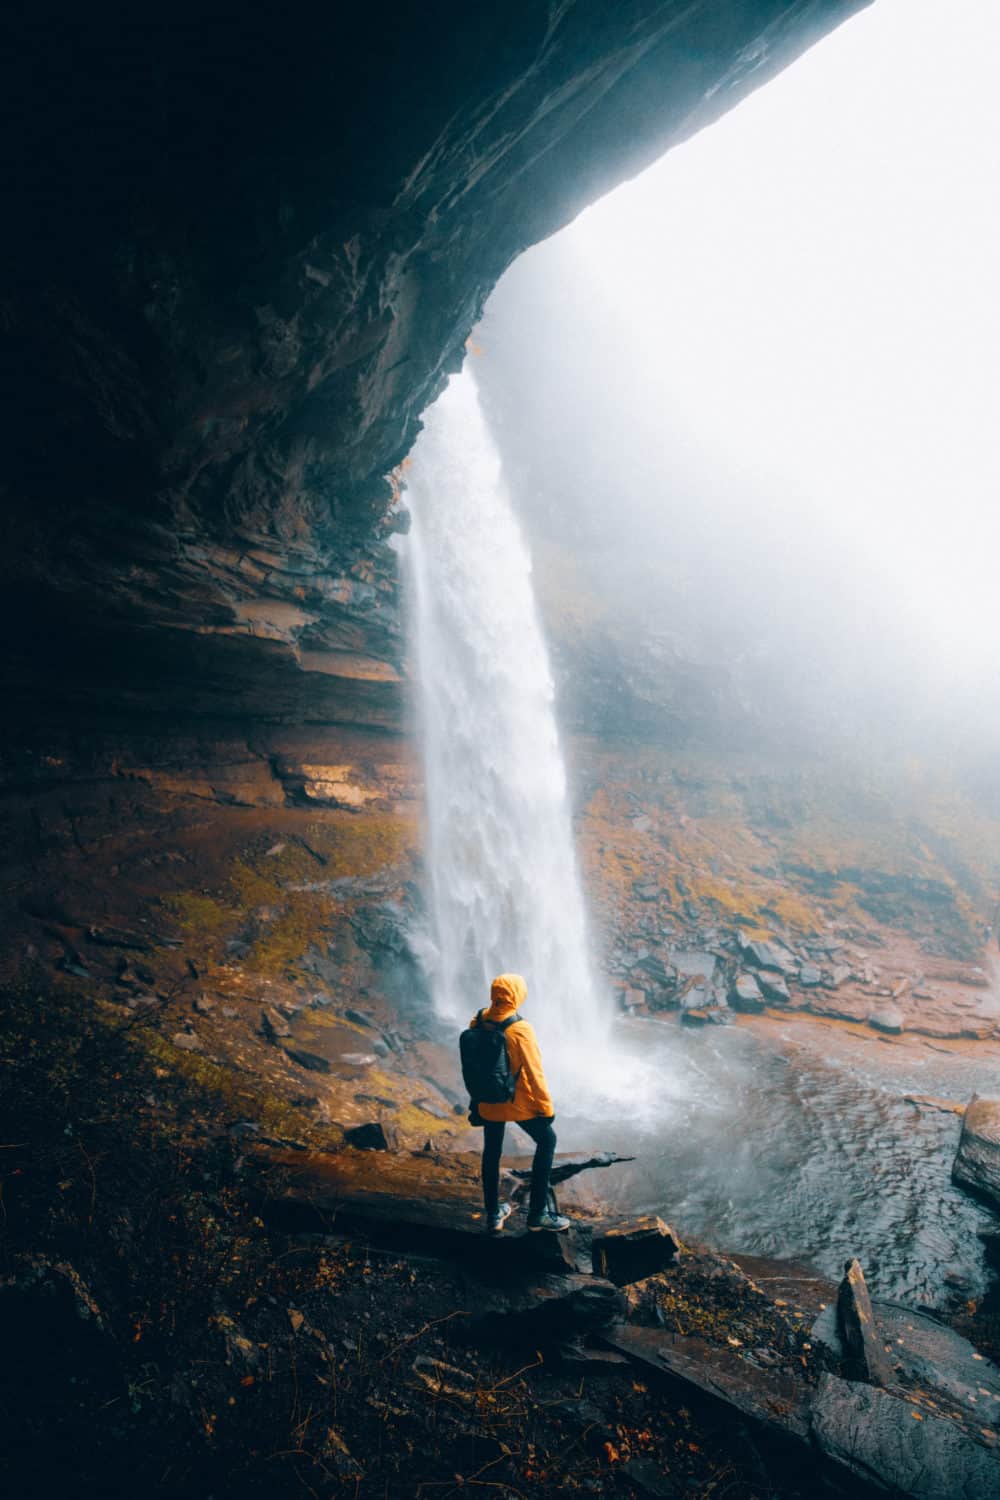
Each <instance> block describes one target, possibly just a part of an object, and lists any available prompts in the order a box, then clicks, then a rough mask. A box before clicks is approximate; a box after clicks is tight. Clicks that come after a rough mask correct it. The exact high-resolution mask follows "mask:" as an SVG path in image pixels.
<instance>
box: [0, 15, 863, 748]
mask: <svg viewBox="0 0 1000 1500" xmlns="http://www.w3.org/2000/svg"><path fill="white" fill-rule="evenodd" d="M861 3H863V0H742V3H739V0H712V3H708V0H700V3H697V0H696V3H693V4H680V3H677V0H634V3H629V4H627V5H616V6H608V5H605V4H600V3H597V0H567V3H563V4H560V5H549V6H539V5H537V4H525V3H514V4H509V5H505V6H502V7H494V8H487V9H485V10H484V9H483V8H482V7H476V6H472V7H470V6H467V5H460V4H458V3H442V4H436V5H433V6H431V7H427V6H418V5H413V4H395V5H373V6H370V7H368V8H366V9H358V8H354V10H353V11H346V10H345V8H344V7H342V6H328V7H315V8H312V9H310V10H309V11H308V12H306V11H302V12H296V11H295V10H293V11H292V12H287V13H286V12H281V11H277V10H273V9H271V8H260V7H256V8H254V7H251V8H249V9H247V8H246V7H236V6H228V5H224V4H220V3H218V0H215V3H211V4H209V5H207V6H199V7H193V6H190V5H186V4H183V3H181V4H171V5H170V6H166V5H162V4H154V5H144V6H140V7H138V8H136V7H130V6H125V5H123V4H117V3H107V0H106V3H103V4H100V3H99V4H97V5H96V6H88V7H84V8H82V9H81V8H78V7H72V8H67V13H66V14H65V15H61V14H59V10H58V7H54V8H53V7H47V6H44V5H42V6H32V7H27V6H23V7H21V6H19V7H15V9H14V11H13V12H12V13H11V12H8V14H9V15H10V17H11V19H10V20H9V22H8V27H9V36H8V38H7V44H6V46H5V48H4V53H5V57H6V62H5V66H4V76H3V79H2V80H0V82H2V86H3V93H4V97H5V101H6V104H7V111H6V113H7V116H8V118H9V119H12V121H13V128H12V129H10V130H8V131H7V132H6V133H5V147H4V151H5V156H4V161H3V168H4V178H5V204H6V207H7V215H6V218H7V228H6V230H5V237H4V246H3V252H2V253H3V255H4V256H5V258H6V260H7V266H6V268H5V273H4V281H3V294H2V299H0V310H2V320H3V326H4V331H5V335H6V337H5V341H4V354H3V410H4V413H5V416H6V418H7V433H6V436H5V441H4V447H5V465H4V478H3V481H2V485H3V490H2V493H3V500H4V505H5V509H6V512H7V515H8V532H7V537H6V547H5V550H4V557H3V565H2V573H0V585H2V586H0V597H2V598H3V601H4V604H5V606H6V619H5V622H4V623H5V626H6V631H7V636H8V644H9V645H10V646H11V647H12V650H11V652H10V658H11V660H10V667H9V676H8V679H7V682H6V683H5V685H4V691H5V693H6V694H7V696H8V700H9V699H10V696H11V695H12V694H13V695H15V696H16V698H17V699H18V701H19V702H20V703H21V704H22V705H23V706H24V708H25V709H28V708H31V709H32V710H33V709H34V707H35V706H36V705H37V703H38V700H39V698H44V699H45V700H46V701H47V703H49V704H52V703H53V701H57V702H59V703H64V702H67V701H68V704H69V705H70V706H71V707H72V706H73V705H76V704H79V703H80V702H86V703H87V704H88V705H89V706H90V707H93V706H95V705H106V706H109V707H114V708H116V709H121V708H125V709H127V710H128V711H129V712H131V713H135V712H137V711H140V710H142V709H146V708H153V709H158V710H159V709H166V710H167V711H169V712H171V713H173V712H176V711H177V710H178V709H179V708H183V709H184V711H185V712H193V713H195V714H199V715H201V714H219V713H222V714H227V715H237V716H241V717H242V716H246V715H250V716H255V717H265V718H271V719H281V718H293V719H294V718H303V717H307V718H309V717H311V718H319V719H325V720H344V719H347V720H350V719H353V718H358V719H360V720H361V721H363V722H365V723H371V722H379V723H386V722H388V721H392V720H393V719H394V718H398V711H399V708H398V696H399V695H398V692H395V691H394V688H395V685H396V669H397V667H398V664H399V659H400V653H401V644H400V626H399V619H398V609H397V601H396V592H395V571H394V567H393V562H394V560H393V558H392V555H391V553H390V552H389V550H388V548H387V546H386V542H387V537H388V534H389V533H390V532H391V530H392V529H393V526H394V524H396V523H395V522H394V520H393V516H392V495H391V492H390V488H389V486H388V485H387V484H386V483H385V480H384V477H383V476H384V475H385V474H386V473H387V472H388V471H389V470H391V469H392V468H393V467H394V466H395V465H397V464H398V463H399V462H400V461H401V460H402V459H403V458H404V457H405V454H406V452H407V450H408V448H409V446H410V444H411V443H412V440H413V437H414V435H415V432H416V428H417V423H418V418H419V414H420V412H421V411H422V409H423V408H424V407H425V406H426V405H427V403H428V402H429V401H430V400H431V399H432V398H433V396H434V395H435V393H436V391H437V390H438V389H439V388H440V385H441V382H442V380H443V379H444V378H445V376H446V374H447V372H448V371H449V370H453V369H455V368H457V367H458V365H459V363H460V361H461V358H462V353H463V344H464V341H465V339H466V337H467V334H468V331H469V329H470V328H471V326H472V324H473V323H474V321H475V319H476V317H477V315H478V313H479V310H480V309H481V306H482V303H483V300H484V298H485V296H486V295H487V294H488V292H489V291H490V290H491V288H492V286H493V285H494V284H495V282H496V280H497V278H498V277H499V275H500V274H501V273H502V271H503V270H504V269H505V267H506V266H507V265H508V264H509V263H510V261H511V260H512V259H513V257H514V256H516V255H517V254H518V252H519V251H520V250H521V249H523V248H524V247H525V246H526V245H528V244H530V243H532V242H533V241H536V240H537V239H539V238H541V237H543V236H545V235H547V234H550V233H552V232H553V231H554V230H555V229H557V228H558V227H559V226H560V225H561V224H563V223H565V222H566V221H567V220H568V219H569V218H570V217H571V216H572V215H573V214H574V213H576V212H577V211H578V210H579V209H580V208H581V207H582V206H583V205H584V204H585V203H586V202H588V201H589V200H591V199H593V198H594V197H595V196H597V195H598V194H600V193H602V192H604V191H605V190H606V189H608V188H609V187H611V186H612V185H614V184H615V183H616V182H618V181H620V180H621V179H622V178H624V177H626V176H627V175H629V174H631V173H634V172H635V171H636V170H638V169H639V168H640V167H641V166H643V165H644V164H646V163H647V162H648V161H650V160H651V159H652V158H654V157H655V156H656V155H657V154H659V153H661V152H662V151H664V150H665V149H666V148H667V147H668V146H669V145H671V144H672V143H673V142H675V141H677V140H679V139H681V138H683V137H684V136H685V135H687V134H690V133H691V132H692V131H694V130H697V129H698V128H700V127H701V126H703V125H705V124H706V123H708V122H709V121H710V120H711V119H713V118H714V117H716V116H717V115H719V114H720V113H722V112H723V111H724V110H726V109H727V108H729V107H730V106H731V105H732V104H733V103H734V102H735V101H736V100H737V99H739V98H740V97H741V96H742V95H743V94H744V93H746V92H747V91H748V90H749V89H751V88H753V87H755V86H756V85H758V84H759V83H761V82H763V81H764V80H765V79H766V78H767V77H768V76H769V75H770V74H771V73H773V72H774V71H775V70H776V69H778V68H779V67H781V66H782V65H783V64H784V63H786V62H787V61H788V60H789V59H790V58H791V57H792V56H793V55H794V54H795V53H796V52H798V51H800V50H801V49H802V48H803V47H805V46H807V45H809V44H810V43H811V42H812V41H813V40H814V39H815V38H816V37H817V36H818V35H819V34H820V33H821V32H823V31H824V30H826V29H828V28H829V27H831V26H832V25H834V24H836V23H837V22H838V21H840V20H842V19H843V18H844V17H845V16H846V15H848V14H850V13H851V12H852V11H854V10H856V9H858V8H859V7H860V4H861ZM355 705H356V706H355Z"/></svg>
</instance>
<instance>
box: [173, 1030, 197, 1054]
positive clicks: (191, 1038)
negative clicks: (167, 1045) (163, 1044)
mask: <svg viewBox="0 0 1000 1500" xmlns="http://www.w3.org/2000/svg"><path fill="white" fill-rule="evenodd" d="M170 1040H171V1041H172V1042H173V1044H174V1046H175V1047H179V1048H180V1049H181V1051H182V1052H201V1051H203V1050H204V1049H203V1047H202V1043H201V1038H200V1037H197V1036H195V1034H194V1032H193V1031H175V1032H174V1034H173V1036H172V1037H171V1038H170Z"/></svg>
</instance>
